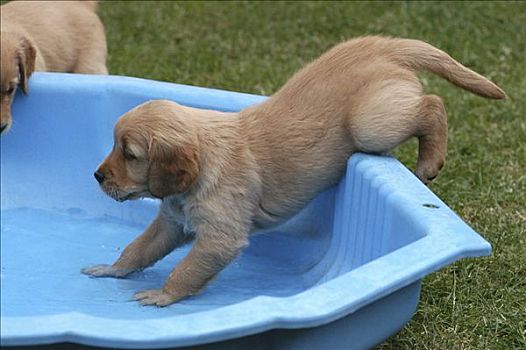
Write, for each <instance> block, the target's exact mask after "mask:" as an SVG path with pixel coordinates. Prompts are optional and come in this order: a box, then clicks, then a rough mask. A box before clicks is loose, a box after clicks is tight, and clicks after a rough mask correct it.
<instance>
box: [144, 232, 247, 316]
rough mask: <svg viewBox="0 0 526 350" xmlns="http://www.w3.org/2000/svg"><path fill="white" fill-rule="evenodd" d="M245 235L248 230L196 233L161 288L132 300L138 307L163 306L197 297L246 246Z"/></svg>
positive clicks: (145, 292) (148, 291) (146, 292)
mask: <svg viewBox="0 0 526 350" xmlns="http://www.w3.org/2000/svg"><path fill="white" fill-rule="evenodd" d="M230 232H231V231H230ZM214 233H215V234H214ZM240 233H241V232H240ZM247 234H248V230H246V231H245V232H243V233H241V234H232V235H229V234H224V233H220V232H210V231H208V232H202V233H200V232H197V233H196V236H197V239H196V241H195V243H194V246H193V247H192V249H191V250H190V252H189V253H188V255H187V256H186V257H185V258H184V259H183V260H182V261H181V262H180V263H179V265H177V267H176V268H175V269H174V270H173V271H172V273H171V274H170V276H169V277H168V279H167V280H166V282H165V284H164V287H163V288H162V289H157V290H147V291H143V292H139V293H137V294H135V300H138V301H139V302H140V303H141V304H142V305H157V306H167V305H170V304H172V303H174V302H176V301H178V300H180V299H182V298H184V297H186V296H189V295H193V294H196V293H198V292H199V291H200V290H201V289H202V288H203V287H204V286H205V285H206V284H207V283H208V282H209V281H210V280H211V279H212V278H214V277H215V275H216V274H217V273H218V272H220V271H221V270H222V269H223V268H224V267H225V266H226V265H227V264H229V263H230V262H231V261H232V260H233V259H234V258H235V257H236V256H237V255H238V254H239V252H240V251H241V249H242V248H243V247H245V246H246V242H247V238H246V237H247Z"/></svg>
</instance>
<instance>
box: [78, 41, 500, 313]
mask: <svg viewBox="0 0 526 350" xmlns="http://www.w3.org/2000/svg"><path fill="white" fill-rule="evenodd" d="M421 70H427V71H431V72H433V73H436V74H438V75H439V76H441V77H443V78H445V79H447V80H449V81H450V82H452V83H453V84H455V85H457V86H460V87H462V88H464V89H466V90H468V91H471V92H474V93H476V94H478V95H480V96H484V97H488V98H494V99H501V98H504V97H505V95H504V92H503V91H502V90H501V89H499V88H498V87H497V86H496V85H494V84H493V83H491V82H490V81H489V80H487V79H486V78H484V77H482V76H481V75H479V74H477V73H475V72H473V71H471V70H469V69H468V68H466V67H464V66H462V65H461V64H459V63H458V62H456V61H455V60H453V59H452V58H451V57H450V56H449V55H447V54H446V53H444V52H443V51H440V50H439V49H437V48H435V47H433V46H431V45H429V44H426V43H424V42H422V41H417V40H407V39H390V38H383V37H364V38H358V39H355V40H351V41H348V42H345V43H342V44H340V45H338V46H336V47H334V48H333V49H331V50H330V51H328V52H327V53H326V54H324V55H323V56H321V57H320V58H319V59H317V60H316V61H314V62H313V63H311V64H309V65H307V66H306V67H305V68H304V69H302V70H301V71H299V72H298V73H296V74H295V75H294V76H293V77H292V78H291V79H290V80H289V81H288V82H287V83H286V84H285V86H283V88H281V89H280V90H279V91H278V92H277V93H276V94H275V95H273V96H272V97H270V98H269V99H268V100H266V101H265V102H263V103H261V104H259V105H257V106H254V107H250V108H247V109H245V110H243V111H241V112H239V113H221V112H215V111H209V110H201V109H195V108H189V107H184V106H181V105H178V104H177V103H174V102H170V101H151V102H147V103H145V104H142V105H140V106H138V107H136V108H134V109H133V110H131V111H129V112H128V113H126V114H125V115H124V116H123V117H122V118H121V119H120V120H119V121H118V123H117V125H116V127H115V133H114V140H115V144H114V148H113V150H112V152H111V153H110V154H109V156H108V157H107V158H106V159H105V160H104V162H103V163H102V165H101V166H100V167H99V168H98V170H97V171H96V173H95V177H96V179H97V181H98V182H99V183H100V185H101V188H102V189H103V190H104V191H105V192H106V193H107V194H108V195H109V196H111V197H113V198H114V199H116V200H118V201H124V200H128V199H135V198H139V197H153V198H160V199H162V204H161V209H160V212H159V214H158V216H157V218H156V219H155V220H154V221H153V222H152V224H151V225H150V226H149V227H148V228H147V229H146V231H145V232H144V233H143V234H142V235H141V236H140V237H138V238H137V239H136V240H135V241H133V242H132V243H131V244H130V245H129V246H128V247H126V249H125V250H124V251H123V253H122V255H121V256H120V258H119V259H118V260H117V261H116V262H115V263H114V264H113V265H97V266H94V267H90V268H86V269H84V270H83V272H84V273H86V274H89V275H92V276H112V277H124V276H126V275H127V274H129V273H130V272H133V271H137V270H141V269H144V268H146V267H148V266H151V265H152V264H154V263H155V262H156V261H158V260H159V259H161V258H163V257H164V256H165V255H166V254H168V253H170V252H171V251H172V250H173V249H175V248H176V247H178V246H180V245H182V244H184V243H186V242H189V241H191V240H194V239H195V242H194V244H193V247H192V249H191V250H190V252H189V254H188V255H187V256H186V257H185V258H184V259H183V260H182V261H181V262H180V263H179V265H178V266H177V267H175V269H174V270H173V271H172V273H171V274H170V276H169V277H168V279H167V280H166V283H165V284H164V287H163V288H162V289H158V290H148V291H144V292H140V293H137V294H136V295H135V298H136V299H137V300H139V301H140V303H141V304H145V305H158V306H165V305H168V304H171V303H173V302H175V301H177V300H180V299H181V298H184V297H186V296H188V295H191V294H195V293H197V292H199V290H201V289H202V288H203V287H204V286H205V285H206V283H207V282H208V281H210V280H211V279H212V278H213V277H214V276H215V275H216V274H217V273H218V272H219V271H221V270H222V269H223V268H224V267H225V266H226V265H227V264H228V263H229V262H231V261H232V260H233V259H234V258H235V257H236V256H237V255H238V254H239V252H240V250H241V249H242V248H243V247H244V246H246V245H247V242H248V235H249V232H250V231H251V230H252V229H256V228H266V227H271V226H273V225H276V224H278V223H280V222H282V221H284V220H285V219H287V218H289V217H290V216H291V215H293V214H295V213H296V212H298V211H299V210H300V209H302V208H303V207H304V206H305V205H306V204H307V203H308V202H309V201H310V200H311V199H312V198H313V197H315V196H316V195H317V194H318V193H320V192H321V191H323V190H325V189H327V188H328V187H330V186H332V185H334V184H336V183H337V181H338V180H339V179H340V178H341V176H342V174H343V172H344V169H345V166H346V162H347V159H348V158H349V156H350V155H351V154H353V153H354V152H358V151H363V152H373V153H383V152H387V151H389V150H390V149H392V148H394V147H396V146H397V145H399V144H401V143H403V142H404V141H406V140H407V139H409V138H411V137H413V136H416V137H418V139H419V142H420V143H419V154H418V162H417V168H416V175H417V176H418V177H419V178H420V179H421V180H422V181H423V182H428V181H429V180H431V179H433V178H434V177H435V176H436V175H437V174H438V172H439V170H440V168H441V167H442V165H443V164H444V160H445V155H446V144H447V122H446V113H445V110H444V105H443V104H442V101H441V99H440V98H439V97H438V96H434V95H423V94H422V87H421V85H420V82H419V81H418V79H417V77H416V74H415V72H417V71H421Z"/></svg>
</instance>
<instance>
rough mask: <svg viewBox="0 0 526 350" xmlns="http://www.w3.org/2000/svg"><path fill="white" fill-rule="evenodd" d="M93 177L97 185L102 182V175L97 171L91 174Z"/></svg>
mask: <svg viewBox="0 0 526 350" xmlns="http://www.w3.org/2000/svg"><path fill="white" fill-rule="evenodd" d="M93 176H95V179H96V180H97V182H98V183H99V184H101V183H102V181H104V174H103V173H101V172H99V171H96V172H95V173H94V174H93Z"/></svg>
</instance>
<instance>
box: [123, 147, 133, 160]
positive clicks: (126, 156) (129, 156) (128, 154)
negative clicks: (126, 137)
mask: <svg viewBox="0 0 526 350" xmlns="http://www.w3.org/2000/svg"><path fill="white" fill-rule="evenodd" d="M122 153H123V154H124V159H126V160H135V159H137V157H136V156H135V154H133V153H131V152H130V150H129V149H128V148H127V147H123V148H122Z"/></svg>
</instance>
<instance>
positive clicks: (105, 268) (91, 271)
mask: <svg viewBox="0 0 526 350" xmlns="http://www.w3.org/2000/svg"><path fill="white" fill-rule="evenodd" d="M133 271H134V270H132V269H117V268H115V267H113V266H112V265H106V264H100V265H95V266H90V267H85V268H83V269H82V270H81V272H82V273H83V274H85V275H88V276H91V277H117V278H122V277H125V276H126V275H128V274H130V273H132V272H133Z"/></svg>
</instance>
